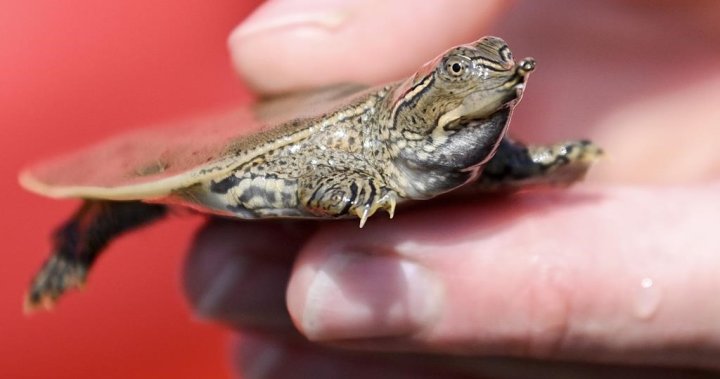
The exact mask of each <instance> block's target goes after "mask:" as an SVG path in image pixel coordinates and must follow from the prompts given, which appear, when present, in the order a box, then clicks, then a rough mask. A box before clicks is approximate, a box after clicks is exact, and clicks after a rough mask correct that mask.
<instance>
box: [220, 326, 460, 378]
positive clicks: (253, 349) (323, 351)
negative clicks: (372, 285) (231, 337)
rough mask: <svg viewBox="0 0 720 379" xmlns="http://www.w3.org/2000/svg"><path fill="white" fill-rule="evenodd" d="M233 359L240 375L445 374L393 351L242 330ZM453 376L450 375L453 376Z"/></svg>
mask: <svg viewBox="0 0 720 379" xmlns="http://www.w3.org/2000/svg"><path fill="white" fill-rule="evenodd" d="M233 362H234V364H235V368H236V371H238V372H240V373H241V374H242V377H243V378H267V379H272V378H282V379H292V378H338V377H342V378H348V379H353V378H358V379H360V378H400V379H402V378H408V379H410V378H418V379H426V378H427V379H430V378H445V377H447V376H446V375H443V371H440V370H438V369H436V368H433V367H428V366H427V365H423V364H418V363H419V362H413V361H407V360H401V359H399V357H398V356H397V354H384V355H381V356H378V355H375V354H366V353H360V352H352V351H347V350H338V349H332V348H328V347H323V346H320V345H317V344H312V343H308V342H307V341H301V340H298V341H295V340H293V341H290V340H288V339H283V338H272V337H269V336H267V335H260V334H243V335H242V336H241V337H240V338H239V339H238V340H237V341H236V343H235V349H234V351H233ZM453 377H454V376H453Z"/></svg>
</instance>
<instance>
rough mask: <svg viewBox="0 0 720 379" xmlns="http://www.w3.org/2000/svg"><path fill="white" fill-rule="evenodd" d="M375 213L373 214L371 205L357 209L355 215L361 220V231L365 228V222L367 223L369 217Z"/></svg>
mask: <svg viewBox="0 0 720 379" xmlns="http://www.w3.org/2000/svg"><path fill="white" fill-rule="evenodd" d="M373 213H375V211H374V210H372V212H371V210H370V206H369V205H365V206H364V207H362V208H356V209H355V214H356V215H357V216H358V217H359V218H360V229H362V228H363V227H364V226H365V222H367V219H368V217H370V216H372V214H373Z"/></svg>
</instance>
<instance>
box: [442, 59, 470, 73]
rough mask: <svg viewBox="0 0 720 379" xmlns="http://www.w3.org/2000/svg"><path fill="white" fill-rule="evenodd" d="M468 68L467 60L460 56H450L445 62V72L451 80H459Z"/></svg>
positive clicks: (468, 62)
mask: <svg viewBox="0 0 720 379" xmlns="http://www.w3.org/2000/svg"><path fill="white" fill-rule="evenodd" d="M469 66H470V61H469V59H467V58H465V57H460V56H452V57H450V58H448V60H447V61H446V62H445V72H446V73H447V74H448V75H449V76H450V77H451V78H460V77H462V76H464V75H465V73H466V72H467V70H468V67H469Z"/></svg>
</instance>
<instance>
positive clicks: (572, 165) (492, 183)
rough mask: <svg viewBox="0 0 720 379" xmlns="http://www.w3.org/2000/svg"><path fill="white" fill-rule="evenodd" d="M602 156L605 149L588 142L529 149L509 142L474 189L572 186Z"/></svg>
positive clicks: (487, 168)
mask: <svg viewBox="0 0 720 379" xmlns="http://www.w3.org/2000/svg"><path fill="white" fill-rule="evenodd" d="M602 155H603V152H602V149H600V148H599V147H598V146H597V145H595V144H593V143H592V142H590V141H586V140H581V141H568V142H562V143H557V144H553V145H545V146H542V145H541V146H525V145H523V144H522V143H519V142H515V141H512V140H510V139H508V138H505V139H503V140H502V141H501V142H500V146H499V147H498V150H497V152H496V153H495V156H493V158H492V159H491V160H490V162H488V164H487V165H486V166H485V169H484V170H483V172H482V175H481V176H480V178H479V179H478V180H477V183H476V184H474V185H473V188H474V189H479V190H482V191H496V190H512V189H520V188H525V187H533V186H543V185H544V186H568V185H571V184H573V183H575V182H577V181H580V180H582V179H583V178H584V177H585V174H586V173H587V171H588V169H589V168H590V166H592V164H593V163H595V162H596V161H597V160H598V159H599V158H600V157H601V156H602Z"/></svg>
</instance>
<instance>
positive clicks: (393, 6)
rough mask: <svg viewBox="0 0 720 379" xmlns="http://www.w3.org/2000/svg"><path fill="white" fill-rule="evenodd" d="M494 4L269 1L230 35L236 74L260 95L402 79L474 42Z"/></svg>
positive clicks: (470, 0) (469, 0) (459, 0)
mask: <svg viewBox="0 0 720 379" xmlns="http://www.w3.org/2000/svg"><path fill="white" fill-rule="evenodd" d="M504 4H505V3H504V2H501V1H497V0H494V1H473V0H455V1H430V2H416V1H409V0H405V1H390V2H385V1H359V0H356V1H332V0H312V1H299V0H295V1H268V2H266V3H265V4H263V5H262V6H261V7H260V8H259V9H258V10H256V11H255V13H254V14H252V15H251V16H250V17H249V18H248V19H247V20H245V21H244V22H243V23H242V24H241V25H240V26H239V27H238V28H237V29H236V30H235V31H234V32H233V33H232V35H231V36H230V39H229V47H230V52H231V55H232V60H233V62H234V64H235V67H236V68H237V70H238V71H239V72H240V73H241V74H242V75H243V76H244V77H245V78H246V79H247V81H248V82H249V84H250V85H252V86H254V87H255V88H256V89H257V90H258V91H261V92H265V93H277V92H284V91H287V90H289V89H297V88H309V87H317V86H320V85H326V84H334V83H340V82H357V83H378V82H381V81H387V80H393V79H397V78H399V77H401V76H403V75H407V74H408V73H409V72H410V71H412V70H414V69H415V68H417V66H419V65H420V64H422V63H423V62H425V61H427V60H429V59H431V58H433V57H434V56H435V55H437V54H438V53H440V52H441V51H443V50H445V49H447V48H448V47H450V46H453V45H456V44H459V43H465V42H469V41H472V40H475V39H477V38H478V37H480V35H481V31H482V30H483V29H484V28H485V27H486V26H487V24H488V22H489V21H490V20H491V19H492V17H493V16H494V15H496V14H497V13H498V11H499V10H500V9H501V8H502V7H503V6H504Z"/></svg>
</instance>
